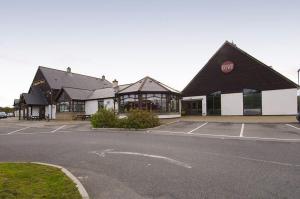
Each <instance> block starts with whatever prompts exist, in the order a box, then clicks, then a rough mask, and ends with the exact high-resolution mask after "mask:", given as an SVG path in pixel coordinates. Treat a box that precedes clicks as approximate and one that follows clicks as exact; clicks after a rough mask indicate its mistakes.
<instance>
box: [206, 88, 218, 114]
mask: <svg viewBox="0 0 300 199" xmlns="http://www.w3.org/2000/svg"><path fill="white" fill-rule="evenodd" d="M206 101H207V104H206V106H207V114H208V115H221V91H217V92H214V93H211V94H209V95H207V100H206Z"/></svg>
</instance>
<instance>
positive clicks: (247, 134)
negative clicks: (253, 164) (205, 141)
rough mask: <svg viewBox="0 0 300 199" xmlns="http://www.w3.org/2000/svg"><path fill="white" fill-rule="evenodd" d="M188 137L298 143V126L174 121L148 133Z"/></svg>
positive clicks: (299, 132) (299, 135)
mask: <svg viewBox="0 0 300 199" xmlns="http://www.w3.org/2000/svg"><path fill="white" fill-rule="evenodd" d="M148 132H149V133H170V134H183V135H190V136H209V137H219V138H220V137H221V138H239V139H265V140H267V139H270V140H291V141H293V140H294V141H300V125H299V124H297V123H291V124H269V123H268V124H260V123H257V124H253V123H221V122H219V123H217V122H194V121H193V122H192V121H176V122H172V123H169V124H166V125H162V126H160V127H157V128H155V129H151V130H149V131H148Z"/></svg>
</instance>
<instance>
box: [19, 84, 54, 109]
mask: <svg viewBox="0 0 300 199" xmlns="http://www.w3.org/2000/svg"><path fill="white" fill-rule="evenodd" d="M22 96H23V98H24V100H25V103H26V104H27V105H47V104H48V102H47V99H46V98H45V96H44V95H43V93H42V92H41V91H40V89H38V88H36V87H32V89H31V91H30V93H23V94H22Z"/></svg>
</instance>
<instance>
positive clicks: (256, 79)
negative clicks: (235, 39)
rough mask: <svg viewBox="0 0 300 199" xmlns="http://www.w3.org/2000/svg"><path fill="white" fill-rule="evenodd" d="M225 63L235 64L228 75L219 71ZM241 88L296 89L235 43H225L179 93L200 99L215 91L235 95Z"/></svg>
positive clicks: (292, 83) (292, 84)
mask: <svg viewBox="0 0 300 199" xmlns="http://www.w3.org/2000/svg"><path fill="white" fill-rule="evenodd" d="M225 61H232V62H233V63H234V69H233V71H231V72H230V73H227V74H225V73H223V72H222V71H221V65H222V63H223V62H225ZM244 88H249V89H257V90H276V89H288V88H297V85H296V84H295V83H294V82H292V81H291V80H289V79H288V78H286V77H284V76H283V75H281V74H280V73H278V72H277V71H275V70H274V69H272V68H271V67H270V66H267V65H266V64H264V63H262V62H261V61H259V60H257V59H256V58H254V57H252V56H251V55H249V54H248V53H246V52H245V51H243V50H241V49H240V48H238V47H236V45H235V44H232V43H230V42H228V41H226V42H225V43H224V44H223V45H222V46H221V47H220V48H219V50H218V51H217V52H216V53H215V54H214V55H213V56H212V58H211V59H210V60H209V61H208V62H207V63H206V65H205V66H204V67H203V68H202V69H201V70H200V72H199V73H198V74H197V75H196V76H195V77H194V78H193V79H192V80H191V82H190V83H189V84H188V85H187V86H186V87H185V88H184V90H183V91H182V94H183V96H199V95H207V94H210V93H213V92H215V91H221V92H222V93H234V92H241V91H242V90H243V89H244Z"/></svg>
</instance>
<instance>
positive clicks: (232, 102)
mask: <svg viewBox="0 0 300 199" xmlns="http://www.w3.org/2000/svg"><path fill="white" fill-rule="evenodd" d="M243 112H244V111H243V93H228V94H221V115H243Z"/></svg>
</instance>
